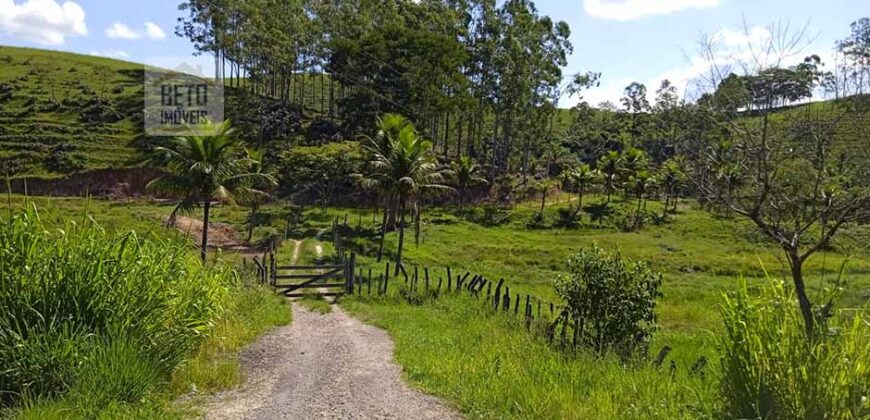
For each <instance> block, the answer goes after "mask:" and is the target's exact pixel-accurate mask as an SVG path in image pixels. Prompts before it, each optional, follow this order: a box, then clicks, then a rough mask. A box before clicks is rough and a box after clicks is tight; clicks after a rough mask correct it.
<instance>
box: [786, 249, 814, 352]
mask: <svg viewBox="0 0 870 420" xmlns="http://www.w3.org/2000/svg"><path fill="white" fill-rule="evenodd" d="M786 255H787V256H788V261H789V264H790V265H791V277H792V280H793V281H794V290H795V293H796V294H797V298H798V304H799V305H800V308H801V315H803V317H804V326H805V327H806V330H807V336H808V337H812V336H813V332H814V329H815V317H814V316H813V304H812V303H810V299H809V298H808V297H807V291H806V287H805V285H804V274H803V263H804V262H803V260H801V258H800V256H799V255H798V253H797V250H796V249H792V250H787V251H786Z"/></svg>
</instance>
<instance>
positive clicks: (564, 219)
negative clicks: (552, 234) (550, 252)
mask: <svg viewBox="0 0 870 420" xmlns="http://www.w3.org/2000/svg"><path fill="white" fill-rule="evenodd" d="M556 216H557V217H556V226H557V227H562V228H573V227H577V225H578V224H580V220H579V217H578V214H577V211H576V210H575V209H573V208H571V207H559V208H558V209H556Z"/></svg>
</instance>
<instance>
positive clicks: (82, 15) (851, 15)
mask: <svg viewBox="0 0 870 420" xmlns="http://www.w3.org/2000/svg"><path fill="white" fill-rule="evenodd" d="M178 3H179V2H178V1H177V0H176V1H173V0H152V1H147V2H146V1H129V0H124V1H119V0H67V1H64V0H0V44H2V45H15V46H28V47H38V48H50V49H57V50H64V51H73V52H78V53H83V54H94V55H104V56H110V57H115V58H120V59H124V60H129V61H136V62H146V63H149V64H155V65H163V66H172V65H173V64H174V63H179V62H181V61H187V62H194V63H196V64H199V65H201V66H202V67H203V70H204V71H206V72H209V71H210V65H211V61H210V58H209V57H199V58H196V59H194V58H191V54H192V52H193V48H192V46H191V45H190V43H189V42H188V41H187V40H184V39H181V38H178V37H176V36H175V34H174V31H175V25H176V21H177V18H178V17H179V16H180V15H181V12H179V11H178V7H177V6H178ZM536 5H537V7H538V9H539V10H540V12H541V13H542V14H546V15H549V16H551V17H553V18H554V19H556V20H565V21H567V22H568V23H569V25H570V26H571V31H572V34H571V41H572V43H573V44H574V53H573V54H572V56H571V57H570V59H569V64H568V67H567V69H566V73H574V72H579V71H587V70H594V71H599V72H602V74H603V76H602V83H601V86H600V87H599V88H597V89H594V90H592V91H590V92H587V93H586V94H585V99H586V100H588V101H589V102H590V103H593V104H597V103H599V102H601V101H604V100H610V101H614V102H616V101H618V98H619V97H620V95H621V92H622V89H623V88H624V87H625V86H626V85H628V84H629V83H631V82H632V81H639V82H641V83H644V84H646V85H647V86H648V89H649V91H650V94H652V92H653V91H654V90H655V88H656V86H657V85H658V83H659V81H660V80H661V79H662V78H669V79H671V80H672V82H674V83H675V84H676V85H677V86H678V87H680V88H681V89H683V88H684V87H686V86H689V85H690V82H689V81H690V80H693V79H695V78H697V76H698V74H699V73H702V72H703V70H704V66H703V62H704V60H701V59H700V58H699V56H698V48H697V44H698V39H699V36H700V35H701V34H708V35H715V36H716V37H717V39H718V40H719V41H720V46H721V48H722V49H723V50H725V51H724V52H723V55H722V57H726V56H727V57H729V58H728V59H727V60H731V59H734V57H739V56H741V53H740V50H741V48H742V46H744V45H746V41H747V40H750V39H752V40H755V41H757V40H759V39H760V40H763V39H764V38H765V35H766V34H768V33H769V32H770V31H769V29H767V28H768V27H769V25H771V24H775V23H777V22H788V23H790V24H791V25H792V27H802V26H804V25H806V24H809V26H808V28H809V31H808V33H809V35H811V37H812V43H811V44H810V45H808V46H807V47H806V48H805V49H804V52H805V53H806V54H809V53H815V54H819V55H820V56H821V57H822V58H823V60H825V61H831V59H830V57H831V51H832V48H833V44H834V41H835V40H837V39H840V38H842V37H844V36H845V35H847V33H848V31H849V28H848V26H849V24H850V23H851V22H853V21H855V20H857V19H858V18H860V17H863V16H868V15H870V1H868V0H825V1H820V0H538V1H536ZM744 23H745V25H744ZM747 30H748V31H747ZM747 32H748V34H749V36H748V37H747V36H746V34H747ZM802 55H805V54H802ZM723 60H725V61H727V60H726V59H724V58H723ZM576 102H577V99H576V98H565V99H563V100H562V102H561V103H560V106H563V107H564V106H571V105H573V104H574V103H576Z"/></svg>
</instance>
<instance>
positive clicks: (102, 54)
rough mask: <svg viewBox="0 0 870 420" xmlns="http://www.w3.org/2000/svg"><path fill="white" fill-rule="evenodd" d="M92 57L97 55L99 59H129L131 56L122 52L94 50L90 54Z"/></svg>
mask: <svg viewBox="0 0 870 420" xmlns="http://www.w3.org/2000/svg"><path fill="white" fill-rule="evenodd" d="M90 55H96V56H98V57H108V58H128V57H130V54H127V52H126V51H122V50H94V51H91V52H90Z"/></svg>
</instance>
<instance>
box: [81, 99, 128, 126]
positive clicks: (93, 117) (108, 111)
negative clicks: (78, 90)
mask: <svg viewBox="0 0 870 420" xmlns="http://www.w3.org/2000/svg"><path fill="white" fill-rule="evenodd" d="M81 107H82V108H81V113H80V114H79V118H81V121H82V122H83V123H86V124H112V123H116V122H118V121H120V120H121V119H122V118H123V117H122V116H121V114H120V113H118V111H116V110H115V108H114V107H113V106H112V102H111V101H109V100H107V99H103V98H97V97H91V98H88V99H87V100H85V101H84V104H81Z"/></svg>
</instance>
